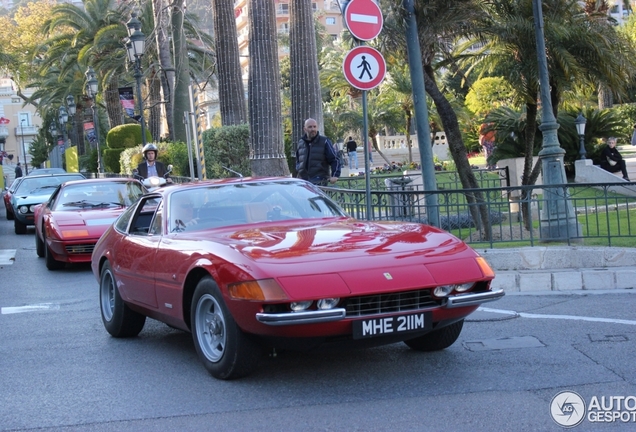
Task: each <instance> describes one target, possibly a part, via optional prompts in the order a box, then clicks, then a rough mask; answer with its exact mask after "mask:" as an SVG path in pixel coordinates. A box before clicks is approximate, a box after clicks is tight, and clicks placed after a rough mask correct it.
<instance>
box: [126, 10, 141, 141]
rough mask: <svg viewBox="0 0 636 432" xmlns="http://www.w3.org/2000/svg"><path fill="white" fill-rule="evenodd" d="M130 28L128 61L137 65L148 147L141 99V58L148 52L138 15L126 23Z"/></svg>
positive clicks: (139, 104) (137, 80) (127, 49)
mask: <svg viewBox="0 0 636 432" xmlns="http://www.w3.org/2000/svg"><path fill="white" fill-rule="evenodd" d="M126 27H127V28H128V34H129V37H128V42H127V43H126V52H127V53H128V60H130V62H131V63H133V64H134V65H135V80H136V82H137V100H138V106H139V124H141V143H142V145H144V146H145V145H146V124H145V121H144V104H143V100H142V99H141V78H142V76H143V75H142V73H141V58H142V57H143V55H144V52H145V50H146V35H144V34H143V33H142V32H141V22H140V21H139V20H138V19H137V14H136V13H133V14H131V17H130V20H129V21H128V22H127V23H126Z"/></svg>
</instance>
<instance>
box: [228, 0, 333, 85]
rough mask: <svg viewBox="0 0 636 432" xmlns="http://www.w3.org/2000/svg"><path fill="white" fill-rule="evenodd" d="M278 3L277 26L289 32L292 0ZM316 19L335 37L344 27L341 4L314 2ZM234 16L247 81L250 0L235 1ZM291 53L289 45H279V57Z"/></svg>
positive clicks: (276, 2)
mask: <svg viewBox="0 0 636 432" xmlns="http://www.w3.org/2000/svg"><path fill="white" fill-rule="evenodd" d="M273 1H274V3H275V4H276V27H277V28H278V33H280V34H289V9H290V2H291V1H292V0H273ZM312 6H313V9H314V12H315V16H316V19H317V20H318V22H319V23H320V24H321V25H322V26H324V28H325V30H326V31H327V33H328V34H330V35H332V36H333V37H334V38H335V37H337V36H338V35H339V34H340V33H341V32H342V30H343V29H344V23H343V21H342V14H341V12H340V6H339V5H338V1H336V0H316V1H313V2H312ZM234 16H235V17H236V32H237V36H238V44H239V55H240V56H241V57H240V60H241V70H242V74H243V80H245V82H247V77H248V71H249V25H248V17H249V7H248V0H236V1H235V2H234ZM288 55H289V47H287V46H282V45H279V48H278V57H279V59H281V58H284V57H286V56H288Z"/></svg>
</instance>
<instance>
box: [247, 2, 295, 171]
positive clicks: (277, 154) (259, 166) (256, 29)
mask: <svg viewBox="0 0 636 432" xmlns="http://www.w3.org/2000/svg"><path fill="white" fill-rule="evenodd" d="M248 7H249V11H250V15H249V46H250V71H249V82H248V92H249V103H248V106H249V125H250V152H251V159H252V172H253V174H254V175H257V176H269V175H288V174H289V167H288V166H287V160H286V158H285V148H284V142H283V127H282V124H283V121H282V115H281V98H280V69H279V65H278V42H277V40H276V11H275V9H274V2H272V1H271V0H249V3H248Z"/></svg>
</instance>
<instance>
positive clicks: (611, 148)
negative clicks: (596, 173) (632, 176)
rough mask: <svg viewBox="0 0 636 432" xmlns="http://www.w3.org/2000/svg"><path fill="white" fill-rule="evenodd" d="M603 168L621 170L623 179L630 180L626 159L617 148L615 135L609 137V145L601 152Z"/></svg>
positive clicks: (610, 170)
mask: <svg viewBox="0 0 636 432" xmlns="http://www.w3.org/2000/svg"><path fill="white" fill-rule="evenodd" d="M601 168H603V169H604V170H605V171H609V172H611V173H615V172H618V171H620V172H621V173H622V174H623V179H624V180H627V181H630V180H629V177H628V175H627V167H626V166H625V160H624V159H623V156H621V154H620V153H619V151H618V149H617V148H616V138H615V137H609V138H608V139H607V146H605V148H604V149H603V151H602V152H601Z"/></svg>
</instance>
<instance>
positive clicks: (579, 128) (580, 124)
mask: <svg viewBox="0 0 636 432" xmlns="http://www.w3.org/2000/svg"><path fill="white" fill-rule="evenodd" d="M585 123H587V120H586V118H585V117H583V113H579V115H578V117H577V118H576V120H574V124H576V132H577V133H578V134H579V140H580V143H581V148H580V149H579V154H580V155H581V157H580V158H579V159H585V153H586V152H585Z"/></svg>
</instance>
